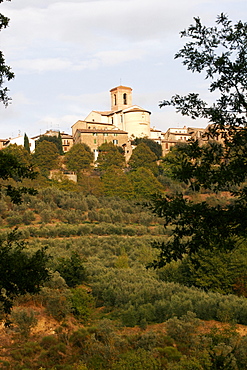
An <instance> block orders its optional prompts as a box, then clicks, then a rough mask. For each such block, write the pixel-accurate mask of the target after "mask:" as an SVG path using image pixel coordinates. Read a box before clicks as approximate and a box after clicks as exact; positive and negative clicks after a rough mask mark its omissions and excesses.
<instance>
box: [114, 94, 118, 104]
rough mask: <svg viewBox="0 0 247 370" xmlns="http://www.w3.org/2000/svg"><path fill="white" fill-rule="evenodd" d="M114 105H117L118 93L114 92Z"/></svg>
mask: <svg viewBox="0 0 247 370" xmlns="http://www.w3.org/2000/svg"><path fill="white" fill-rule="evenodd" d="M114 105H117V95H116V94H114Z"/></svg>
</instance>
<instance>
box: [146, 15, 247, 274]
mask: <svg viewBox="0 0 247 370" xmlns="http://www.w3.org/2000/svg"><path fill="white" fill-rule="evenodd" d="M194 20H195V24H194V25H191V26H189V28H188V30H185V31H183V32H182V33H181V36H182V37H188V38H190V40H191V41H189V42H188V43H186V44H185V46H184V47H183V48H182V49H181V50H180V51H179V52H178V53H177V54H176V55H175V58H183V64H184V65H185V66H187V69H188V70H191V71H192V72H198V73H201V72H204V74H205V77H206V79H207V80H209V81H210V83H209V91H210V92H211V93H213V92H217V96H218V98H217V99H216V100H215V102H214V103H213V104H211V105H209V104H208V103H207V102H205V101H203V100H202V99H201V98H200V97H199V95H198V94H194V93H190V94H188V95H187V96H185V97H181V96H179V95H175V96H173V97H172V98H171V99H170V100H169V101H167V100H165V101H163V102H161V103H160V106H161V107H162V106H167V105H170V106H174V107H175V108H176V110H177V111H178V112H180V113H181V114H182V115H188V116H191V117H192V118H194V119H195V118H198V117H200V118H206V119H207V120H208V122H209V123H210V127H209V130H208V139H209V142H208V143H207V144H206V145H204V146H200V145H199V144H198V142H191V143H188V144H186V145H183V146H179V147H176V148H174V149H173V150H172V151H171V152H170V153H169V154H168V155H167V157H166V158H165V160H164V166H165V168H168V170H169V171H170V172H169V173H170V174H171V175H172V176H173V177H174V178H176V179H179V180H180V181H183V182H186V183H187V184H188V185H189V186H190V187H191V188H192V189H193V190H194V191H198V190H201V189H211V190H213V191H216V192H217V191H223V190H227V191H228V192H229V199H228V201H226V202H225V204H224V205H217V206H210V204H208V203H207V202H206V201H202V202H193V201H192V200H188V199H185V198H184V197H183V196H182V195H174V196H166V197H165V198H159V197H158V198H156V199H154V200H153V204H152V205H151V208H152V209H153V212H154V213H157V214H158V215H159V216H161V217H164V219H165V225H170V226H171V227H172V230H173V234H172V237H171V238H170V239H169V240H168V242H167V243H165V242H163V243H161V244H160V245H158V244H156V245H155V246H156V247H157V248H159V249H160V254H159V257H158V259H157V260H156V261H154V262H153V264H152V266H153V267H162V266H163V265H165V264H166V263H167V262H170V261H172V260H178V259H183V258H184V256H186V255H187V254H189V255H192V254H195V253H198V252H199V251H200V250H205V249H206V250H207V249H210V250H213V249H215V250H225V251H229V250H231V249H233V248H235V247H236V245H237V244H238V242H239V241H240V240H241V238H244V237H245V235H246V231H247V220H246V214H247V186H246V184H245V179H246V176H247V150H246V148H247V129H246V127H247V121H246V112H247V64H246V57H247V55H246V54H247V32H246V31H247V23H243V22H241V21H239V22H237V23H236V24H235V25H233V24H232V22H231V21H230V20H229V19H228V17H227V16H226V15H224V14H221V15H220V16H218V17H217V20H216V26H214V27H206V26H203V25H202V23H201V20H200V18H194ZM213 139H214V140H216V142H215V141H214V142H213V141H210V140H213Z"/></svg>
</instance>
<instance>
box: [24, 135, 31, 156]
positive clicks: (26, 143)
mask: <svg viewBox="0 0 247 370" xmlns="http://www.w3.org/2000/svg"><path fill="white" fill-rule="evenodd" d="M24 148H25V149H26V151H27V152H28V153H30V145H29V140H28V137H27V134H26V133H25V135H24Z"/></svg>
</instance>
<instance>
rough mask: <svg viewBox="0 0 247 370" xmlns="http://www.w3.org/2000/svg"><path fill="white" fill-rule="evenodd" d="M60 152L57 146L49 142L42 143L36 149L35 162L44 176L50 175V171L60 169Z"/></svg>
mask: <svg viewBox="0 0 247 370" xmlns="http://www.w3.org/2000/svg"><path fill="white" fill-rule="evenodd" d="M58 158H59V151H58V149H57V146H56V144H54V143H52V142H49V141H46V140H44V141H41V142H40V143H39V144H38V145H37V146H36V148H35V153H34V162H35V164H36V165H37V166H38V167H39V169H40V171H41V173H42V174H44V175H46V176H47V175H48V174H49V171H50V170H54V169H56V168H57V167H58Z"/></svg>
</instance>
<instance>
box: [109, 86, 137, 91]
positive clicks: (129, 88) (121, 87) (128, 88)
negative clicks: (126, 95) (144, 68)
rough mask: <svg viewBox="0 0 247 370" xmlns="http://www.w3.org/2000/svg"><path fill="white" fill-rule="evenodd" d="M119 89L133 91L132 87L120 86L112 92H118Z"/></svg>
mask: <svg viewBox="0 0 247 370" xmlns="http://www.w3.org/2000/svg"><path fill="white" fill-rule="evenodd" d="M117 89H124V90H126V89H127V90H131V91H132V88H131V87H128V86H123V85H120V86H117V87H113V89H111V90H110V92H112V91H114V90H117Z"/></svg>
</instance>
